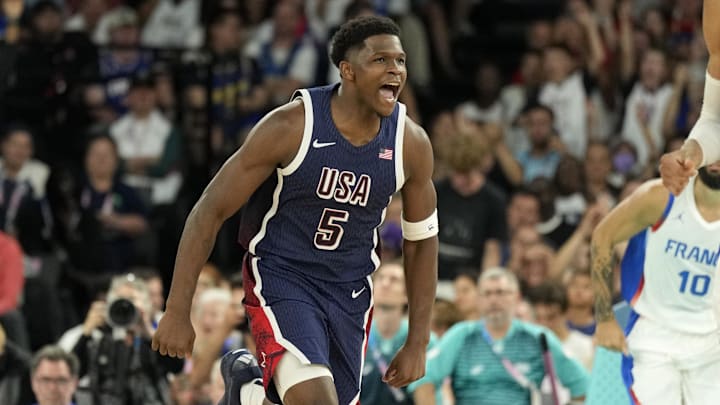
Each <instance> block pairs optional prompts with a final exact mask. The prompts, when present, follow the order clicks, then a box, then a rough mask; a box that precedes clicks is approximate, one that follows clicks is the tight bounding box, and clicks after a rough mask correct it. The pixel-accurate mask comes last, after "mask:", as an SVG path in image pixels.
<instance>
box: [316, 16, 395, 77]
mask: <svg viewBox="0 0 720 405" xmlns="http://www.w3.org/2000/svg"><path fill="white" fill-rule="evenodd" d="M374 35H395V36H400V27H398V25H397V24H395V22H394V21H393V20H391V19H389V18H387V17H378V16H369V17H358V18H354V19H352V20H350V21H348V22H346V23H345V24H343V25H342V26H341V27H340V29H339V30H338V31H337V32H336V33H335V35H333V38H332V41H331V45H330V60H331V61H332V63H333V64H334V65H335V66H338V67H339V66H340V61H342V60H343V59H345V57H346V56H347V52H348V51H349V50H350V49H352V48H355V47H356V46H359V45H362V43H363V41H365V40H366V39H367V38H368V37H372V36H374Z"/></svg>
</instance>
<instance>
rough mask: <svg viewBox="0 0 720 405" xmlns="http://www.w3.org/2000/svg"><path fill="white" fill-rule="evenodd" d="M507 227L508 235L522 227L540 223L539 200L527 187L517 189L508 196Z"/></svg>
mask: <svg viewBox="0 0 720 405" xmlns="http://www.w3.org/2000/svg"><path fill="white" fill-rule="evenodd" d="M506 212H507V214H506V216H507V225H508V232H509V233H510V235H511V236H512V235H514V234H515V232H516V231H517V230H518V229H520V227H523V226H533V227H534V226H535V225H537V224H538V222H540V200H539V199H538V196H537V195H536V194H535V193H534V192H533V191H532V190H530V189H528V188H527V187H519V188H517V189H515V190H514V192H513V194H512V195H511V196H510V202H509V203H508V207H507V211H506Z"/></svg>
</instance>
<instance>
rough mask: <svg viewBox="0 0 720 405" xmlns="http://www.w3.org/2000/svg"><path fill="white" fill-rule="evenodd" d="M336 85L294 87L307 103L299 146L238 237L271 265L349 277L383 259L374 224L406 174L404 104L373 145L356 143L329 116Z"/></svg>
mask: <svg viewBox="0 0 720 405" xmlns="http://www.w3.org/2000/svg"><path fill="white" fill-rule="evenodd" d="M337 86H338V85H337V84H336V85H334V86H325V87H318V88H311V89H307V90H305V89H303V90H298V91H296V92H295V95H294V96H293V97H294V98H300V99H302V101H303V104H304V108H305V128H304V132H303V137H302V142H301V144H300V148H299V150H298V152H297V155H296V156H295V158H294V159H293V160H292V162H290V164H289V165H288V166H287V167H284V168H278V169H277V171H276V173H275V175H273V176H271V177H270V178H269V179H268V180H267V181H266V182H265V183H264V184H263V185H262V186H261V187H260V188H259V189H258V190H257V191H256V192H255V193H254V194H253V196H252V197H251V198H250V200H249V201H248V204H247V205H246V207H245V210H244V213H243V220H242V224H241V228H240V242H241V243H242V245H243V246H244V247H245V248H246V249H247V250H248V251H249V252H250V254H252V255H255V256H257V257H258V258H259V259H260V261H261V262H262V263H263V265H265V266H267V267H269V268H273V269H276V270H278V271H292V272H300V273H302V274H304V275H307V276H309V277H313V278H319V279H323V280H328V281H352V280H359V279H362V278H364V277H366V276H367V275H368V274H370V273H372V272H373V271H375V269H376V268H377V266H378V265H379V263H380V258H379V257H378V254H377V247H378V232H377V229H378V226H380V224H381V222H382V219H383V216H384V214H385V208H386V207H387V205H388V203H389V202H390V198H391V196H392V195H393V193H395V192H396V191H398V190H399V189H400V188H401V187H402V185H403V182H404V178H405V177H404V172H403V164H402V150H403V135H404V127H405V106H404V105H402V104H400V103H398V104H397V105H396V106H395V109H394V110H393V113H392V114H391V115H390V116H388V117H384V118H382V119H381V124H380V131H379V132H378V134H377V136H376V137H375V138H374V139H373V140H372V141H371V142H370V143H368V144H366V145H363V146H359V147H358V146H354V145H352V144H351V143H350V142H348V141H347V140H346V139H345V138H344V137H343V136H342V134H340V132H339V131H338V129H337V127H336V126H335V124H334V123H333V120H332V115H331V113H330V100H331V98H332V96H333V93H334V92H335V91H336V89H337Z"/></svg>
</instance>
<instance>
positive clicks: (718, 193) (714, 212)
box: [693, 179, 720, 222]
mask: <svg viewBox="0 0 720 405" xmlns="http://www.w3.org/2000/svg"><path fill="white" fill-rule="evenodd" d="M693 191H694V193H695V204H696V205H697V209H698V211H700V214H701V215H702V217H703V218H704V219H705V220H706V221H708V222H714V221H717V220H720V209H718V207H720V190H714V189H711V188H710V187H708V186H706V185H705V184H703V182H702V181H701V180H700V179H697V180H696V181H695V188H694V190H693Z"/></svg>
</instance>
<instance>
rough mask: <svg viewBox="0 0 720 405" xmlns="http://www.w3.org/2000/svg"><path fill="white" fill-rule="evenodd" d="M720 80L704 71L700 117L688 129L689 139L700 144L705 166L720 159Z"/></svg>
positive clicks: (702, 164)
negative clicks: (690, 128) (689, 129)
mask: <svg viewBox="0 0 720 405" xmlns="http://www.w3.org/2000/svg"><path fill="white" fill-rule="evenodd" d="M718 128H720V80H718V79H716V78H714V77H712V76H710V74H709V73H707V72H706V73H705V94H704V97H703V105H702V110H701V112H700V118H698V120H697V122H696V123H695V125H693V128H692V130H691V131H690V136H689V139H694V140H696V141H697V143H698V144H700V149H701V150H702V155H703V161H702V163H701V164H700V165H701V166H705V165H708V164H711V163H715V162H717V161H718V160H720V133H718Z"/></svg>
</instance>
